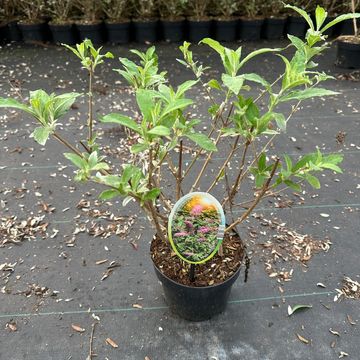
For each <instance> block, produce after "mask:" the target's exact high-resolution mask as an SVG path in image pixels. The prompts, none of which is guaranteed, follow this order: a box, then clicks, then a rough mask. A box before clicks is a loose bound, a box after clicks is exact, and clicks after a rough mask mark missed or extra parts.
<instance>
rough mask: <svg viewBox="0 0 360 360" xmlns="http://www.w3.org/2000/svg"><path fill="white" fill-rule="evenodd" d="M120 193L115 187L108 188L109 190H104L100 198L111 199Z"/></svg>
mask: <svg viewBox="0 0 360 360" xmlns="http://www.w3.org/2000/svg"><path fill="white" fill-rule="evenodd" d="M119 195H120V193H119V192H118V191H117V190H115V189H108V190H104V191H103V192H102V193H101V194H100V195H99V199H100V200H110V199H112V198H114V197H115V196H119Z"/></svg>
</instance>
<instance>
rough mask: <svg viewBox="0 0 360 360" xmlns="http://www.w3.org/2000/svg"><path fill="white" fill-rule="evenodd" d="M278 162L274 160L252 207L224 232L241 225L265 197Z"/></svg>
mask: <svg viewBox="0 0 360 360" xmlns="http://www.w3.org/2000/svg"><path fill="white" fill-rule="evenodd" d="M279 161H280V159H279V158H277V159H276V160H275V163H274V167H273V169H272V170H271V173H270V176H269V178H268V179H267V181H266V182H265V184H264V185H263V187H262V189H261V191H260V193H259V194H258V196H257V198H256V199H255V200H254V202H253V203H252V205H251V206H250V207H249V209H247V210H246V211H245V212H244V214H243V215H242V216H241V217H240V218H238V219H237V220H236V221H235V222H233V223H232V224H231V225H230V226H228V227H227V228H226V229H225V232H228V231H230V230H232V229H233V228H234V227H235V226H237V225H239V224H241V223H242V222H243V221H244V220H245V219H246V218H247V217H248V216H249V215H250V214H251V213H252V211H253V210H254V209H255V207H256V205H257V204H258V203H259V202H260V200H261V199H262V198H263V196H264V195H265V193H266V191H267V190H268V189H269V185H270V182H271V180H272V178H273V177H274V175H275V172H276V169H277V167H278V164H279Z"/></svg>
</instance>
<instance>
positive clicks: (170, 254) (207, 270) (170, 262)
mask: <svg viewBox="0 0 360 360" xmlns="http://www.w3.org/2000/svg"><path fill="white" fill-rule="evenodd" d="M222 248H223V254H222V256H220V255H219V253H217V254H216V255H215V256H214V257H213V258H212V259H211V260H209V261H207V262H206V263H204V264H199V265H195V281H194V282H191V281H190V278H189V269H190V264H186V263H185V262H184V261H182V260H181V259H180V258H179V257H178V256H177V255H176V254H175V252H174V251H173V250H172V248H171V246H170V243H169V242H164V241H162V240H161V239H160V238H159V237H158V236H154V238H153V240H152V242H151V247H150V253H151V258H152V259H153V261H154V264H155V265H156V266H157V267H158V269H160V271H161V272H162V273H163V274H164V275H166V276H167V277H168V278H170V279H172V280H174V281H176V282H178V283H180V284H183V285H187V286H195V287H201V286H211V285H215V284H220V283H222V282H224V281H225V280H227V279H228V278H230V277H231V276H232V275H233V274H234V273H235V272H236V271H237V270H238V268H239V267H240V265H241V263H242V261H243V258H244V254H245V248H244V245H243V243H242V241H241V239H240V237H239V236H238V235H237V234H225V237H224V240H223V243H222Z"/></svg>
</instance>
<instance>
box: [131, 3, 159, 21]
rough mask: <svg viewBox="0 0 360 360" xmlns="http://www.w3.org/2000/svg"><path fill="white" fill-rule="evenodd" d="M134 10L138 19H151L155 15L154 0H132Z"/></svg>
mask: <svg viewBox="0 0 360 360" xmlns="http://www.w3.org/2000/svg"><path fill="white" fill-rule="evenodd" d="M133 2H134V11H135V14H136V17H137V18H138V19H151V18H153V17H154V16H156V10H157V6H156V5H157V4H156V1H155V0H133Z"/></svg>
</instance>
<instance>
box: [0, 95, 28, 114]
mask: <svg viewBox="0 0 360 360" xmlns="http://www.w3.org/2000/svg"><path fill="white" fill-rule="evenodd" d="M0 107H9V108H14V109H18V110H23V111H25V112H27V113H29V114H31V115H34V113H33V111H32V110H31V108H29V107H28V106H26V105H24V104H22V103H20V102H19V101H17V100H15V99H10V98H8V99H6V98H0Z"/></svg>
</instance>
